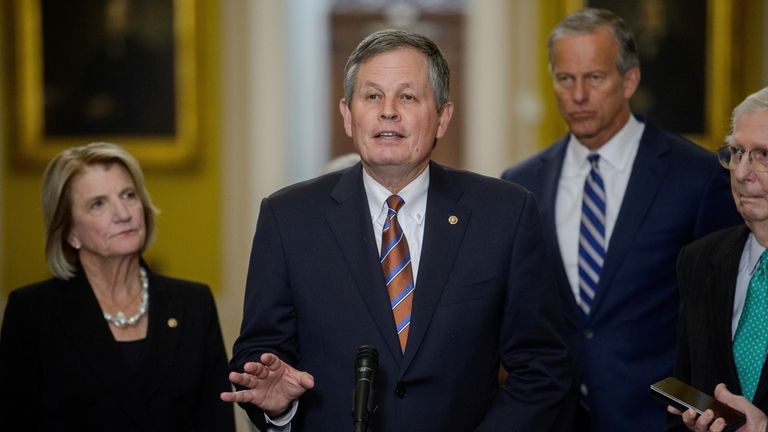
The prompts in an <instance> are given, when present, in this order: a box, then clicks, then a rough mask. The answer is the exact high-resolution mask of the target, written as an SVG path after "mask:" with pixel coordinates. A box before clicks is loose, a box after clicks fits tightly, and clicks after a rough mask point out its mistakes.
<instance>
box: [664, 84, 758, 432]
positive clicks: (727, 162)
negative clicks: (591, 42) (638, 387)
mask: <svg viewBox="0 0 768 432" xmlns="http://www.w3.org/2000/svg"><path fill="white" fill-rule="evenodd" d="M726 142H727V145H726V146H724V147H723V148H721V149H720V150H719V151H718V157H719V159H720V163H721V164H722V165H723V166H724V167H726V168H728V170H729V171H730V175H731V192H732V194H733V200H734V201H735V202H736V208H737V209H738V211H739V213H741V216H742V217H743V218H744V223H745V224H744V225H738V226H735V227H731V228H727V229H724V230H721V231H718V232H716V233H714V234H710V235H708V236H706V237H704V238H702V239H700V240H698V241H696V242H694V243H691V244H690V245H688V246H686V247H685V248H683V250H682V251H681V252H680V257H679V259H678V263H677V272H678V281H679V284H680V298H681V302H682V309H681V315H680V329H679V331H678V351H677V360H676V363H675V375H676V376H677V377H678V378H680V379H681V380H683V381H685V382H688V383H690V384H691V385H693V386H694V387H697V388H699V389H701V390H702V391H704V392H707V393H714V394H715V397H717V398H718V399H721V400H723V401H725V402H727V403H728V402H730V403H731V404H732V405H733V406H734V407H735V408H737V409H740V410H742V411H743V412H746V413H747V414H748V424H747V426H746V428H745V429H739V431H740V432H741V431H743V432H749V431H760V432H764V431H765V430H766V429H765V428H766V425H768V421H766V418H765V415H764V414H763V412H766V411H768V370H766V368H765V353H766V347H767V346H768V254H767V253H765V251H766V247H768V87H766V88H764V89H762V90H760V91H759V92H757V93H755V94H753V95H751V96H749V97H747V98H746V99H745V100H744V101H743V102H742V103H741V104H739V106H737V107H736V109H734V111H733V116H732V123H731V134H730V135H729V136H728V137H727V138H726ZM753 349H754V350H755V351H752V350H753ZM752 354H754V355H752ZM718 383H724V384H725V386H727V389H725V388H723V387H724V386H722V385H720V386H719V388H717V390H716V386H717V385H718ZM731 392H732V393H734V394H738V395H743V398H736V397H734V396H733V395H730V394H729V393H731ZM744 399H746V400H744ZM747 400H748V401H751V403H752V404H753V405H754V406H756V407H757V408H759V409H760V410H761V411H758V412H755V411H754V407H750V406H749V405H748V403H747ZM672 411H673V412H675V413H677V414H679V412H678V411H675V410H672ZM750 414H751V415H750ZM669 420H670V421H669V422H668V427H667V430H670V431H672V430H686V428H685V427H684V425H683V422H682V421H680V417H674V416H673V417H670V419H669ZM682 420H683V421H684V422H685V424H686V425H687V426H688V427H689V428H690V429H691V430H697V431H706V430H713V431H720V430H722V427H723V426H724V423H723V421H722V420H716V421H715V422H713V415H712V412H711V411H709V412H706V413H704V414H703V415H701V416H699V417H698V418H697V416H696V413H695V412H694V411H693V410H689V411H687V412H685V413H684V414H683V416H682ZM758 426H759V427H758ZM710 427H711V429H710Z"/></svg>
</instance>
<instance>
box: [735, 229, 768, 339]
mask: <svg viewBox="0 0 768 432" xmlns="http://www.w3.org/2000/svg"><path fill="white" fill-rule="evenodd" d="M764 251H765V248H764V247H763V246H762V245H761V244H760V243H758V242H757V239H756V238H755V235H754V234H752V233H749V237H748V238H747V242H746V243H744V250H742V252H741V260H740V261H739V275H738V276H737V277H736V291H735V292H734V293H733V316H732V317H731V339H733V337H734V336H736V329H737V328H739V320H740V319H741V312H742V311H743V310H744V301H745V300H746V299H747V288H749V280H750V279H752V275H753V274H755V270H757V263H758V262H759V261H760V255H762V254H763V252H764Z"/></svg>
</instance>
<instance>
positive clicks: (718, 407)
mask: <svg viewBox="0 0 768 432" xmlns="http://www.w3.org/2000/svg"><path fill="white" fill-rule="evenodd" d="M650 393H651V395H652V396H654V397H656V398H658V399H660V400H662V401H664V402H665V403H667V404H669V405H672V406H673V407H675V408H677V409H679V410H681V411H686V410H688V409H691V408H692V409H693V410H694V411H696V412H697V413H698V414H702V413H704V411H706V410H708V409H710V410H712V412H714V414H715V418H718V417H720V418H722V419H723V420H725V429H724V431H735V430H736V429H738V428H739V427H741V426H742V425H743V424H744V423H745V422H746V417H745V416H744V414H742V413H741V412H739V411H737V410H735V409H733V408H731V407H729V406H728V405H725V404H724V403H721V402H720V401H718V400H716V399H714V398H713V397H712V396H709V395H708V394H706V393H704V392H702V391H700V390H698V389H697V388H695V387H692V386H690V385H688V384H686V383H684V382H682V381H680V380H679V379H677V378H675V377H669V378H664V379H663V380H661V381H659V382H657V383H654V384H651V388H650Z"/></svg>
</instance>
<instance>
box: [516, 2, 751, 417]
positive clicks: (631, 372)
mask: <svg viewBox="0 0 768 432" xmlns="http://www.w3.org/2000/svg"><path fill="white" fill-rule="evenodd" d="M548 45H549V61H550V71H551V73H552V78H553V85H554V91H555V96H556V98H557V102H558V106H559V109H560V113H561V115H562V116H563V118H564V119H565V121H566V123H568V128H569V132H570V133H569V134H568V135H566V136H565V137H563V138H562V139H561V140H559V141H558V142H556V143H555V144H553V145H552V146H550V147H549V148H547V149H545V150H544V151H542V152H541V153H539V154H537V155H535V156H533V157H532V158H531V159H529V160H527V161H525V162H523V163H521V164H520V165H518V166H516V167H513V168H511V169H509V170H507V171H506V172H504V174H503V178H504V179H506V180H510V181H512V182H515V183H518V184H520V185H522V186H523V187H525V188H527V189H529V190H530V191H532V192H533V193H534V194H535V195H536V199H537V202H538V204H539V207H540V210H541V216H542V220H543V225H544V231H545V241H546V244H547V247H548V249H549V250H550V251H551V253H552V255H553V256H554V257H555V261H556V262H555V268H554V273H555V276H556V278H557V282H558V285H559V288H560V293H561V297H562V299H563V303H564V304H565V306H566V307H565V310H564V312H563V313H564V315H565V316H566V317H567V320H568V322H569V323H570V329H569V333H568V335H569V337H568V340H569V348H570V349H571V351H572V352H573V353H574V355H575V356H576V357H577V362H578V364H579V372H580V374H581V376H580V382H581V385H580V386H579V393H580V394H581V395H580V400H581V405H580V406H581V407H582V409H579V410H578V412H579V413H580V414H581V415H580V416H579V417H578V418H579V421H578V422H575V423H573V424H574V428H573V429H574V430H579V431H599V432H614V431H622V432H624V431H651V430H660V429H661V428H662V427H663V423H664V416H665V412H664V409H663V406H661V405H659V404H656V403H655V401H654V400H652V399H651V398H650V397H648V394H647V393H648V386H649V384H651V383H653V382H655V381H658V380H659V379H661V378H664V377H666V376H669V375H670V373H671V372H672V365H673V362H674V359H673V356H674V348H675V337H674V331H671V329H674V328H676V326H677V317H678V294H677V285H676V284H675V259H676V257H677V254H678V252H679V251H680V248H681V247H682V246H683V245H685V244H687V243H689V242H690V241H692V240H694V239H696V238H698V237H701V236H703V235H704V234H707V233H709V232H712V231H714V230H717V229H719V228H723V227H726V226H729V225H733V224H735V223H738V222H739V220H740V219H739V217H738V214H737V213H736V211H735V209H734V206H733V200H732V199H731V197H730V194H729V192H728V177H727V175H725V173H724V172H722V171H723V170H722V168H720V166H719V165H718V163H717V159H716V158H715V156H714V155H713V154H711V153H708V152H706V151H705V150H703V149H701V148H699V147H698V146H696V145H695V144H693V143H691V142H690V141H687V140H685V139H684V138H682V137H679V136H676V135H673V134H670V133H667V132H664V131H661V130H659V129H657V128H655V127H654V126H653V125H652V124H650V123H647V122H643V121H641V120H642V119H639V118H636V117H635V116H633V115H632V112H631V110H630V106H629V100H630V98H631V97H632V95H633V94H634V93H635V90H636V89H637V86H638V83H639V82H640V68H639V59H638V53H637V46H636V44H635V39H634V36H633V35H632V31H631V30H630V29H629V27H627V25H626V24H625V23H624V21H623V20H621V18H619V17H617V16H616V15H614V14H613V13H611V12H609V11H606V10H601V9H585V10H582V11H579V12H576V13H573V14H571V15H570V16H568V17H566V18H565V19H564V20H563V21H562V22H561V23H560V24H559V25H558V26H557V27H556V28H555V29H554V30H553V31H552V33H550V36H549V41H548ZM681 115H685V113H681ZM574 399H577V398H576V397H574Z"/></svg>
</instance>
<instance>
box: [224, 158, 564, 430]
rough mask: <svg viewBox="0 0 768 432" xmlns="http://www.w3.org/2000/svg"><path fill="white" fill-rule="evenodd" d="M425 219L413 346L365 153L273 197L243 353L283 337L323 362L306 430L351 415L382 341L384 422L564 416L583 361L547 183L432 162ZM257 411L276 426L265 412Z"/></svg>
mask: <svg viewBox="0 0 768 432" xmlns="http://www.w3.org/2000/svg"><path fill="white" fill-rule="evenodd" d="M449 216H456V217H457V218H458V223H455V224H452V223H450V222H449ZM425 224H426V225H425V228H424V240H423V247H422V252H421V262H420V267H419V272H418V279H417V281H416V291H415V297H414V304H413V314H412V321H411V329H410V335H409V339H408V345H407V348H406V351H405V353H404V354H403V353H401V351H400V347H399V344H398V339H397V335H396V331H395V324H394V321H393V318H392V312H391V310H390V307H389V298H388V296H387V290H386V287H385V285H384V277H383V274H382V271H381V267H380V264H379V260H378V253H377V246H376V240H375V237H374V233H373V228H372V223H371V215H370V211H369V208H368V202H367V198H366V193H365V189H364V187H363V180H362V168H361V165H360V164H357V165H356V166H354V167H352V168H349V169H347V170H344V171H341V172H336V173H331V174H329V175H326V176H323V177H319V178H317V179H314V180H311V181H309V182H305V183H300V184H298V185H294V186H291V187H289V188H286V189H284V190H282V191H279V192H277V193H275V194H274V195H272V196H270V197H269V198H267V199H265V200H264V201H263V202H262V205H261V213H260V215H259V222H258V225H257V228H256V235H255V237H254V241H253V249H252V253H251V262H250V269H249V272H248V281H247V286H246V294H245V312H244V314H245V316H244V318H243V326H242V332H241V335H240V338H239V339H238V340H237V342H236V343H235V347H234V354H233V360H232V363H231V364H232V367H233V368H234V369H236V370H242V365H243V364H244V363H245V362H246V361H258V359H259V356H260V354H261V353H263V352H267V351H269V352H274V353H276V354H277V355H278V356H280V357H281V358H282V359H283V360H285V361H287V362H289V363H290V364H292V365H294V366H295V367H296V368H298V369H300V370H305V371H307V372H309V373H311V374H312V375H313V376H314V377H315V388H314V389H312V390H310V391H307V392H306V393H305V394H304V395H303V396H302V397H301V398H300V399H299V406H298V414H297V416H296V417H295V419H294V424H293V427H294V428H295V429H293V430H295V431H307V430H309V431H330V430H344V429H347V428H349V429H350V430H351V428H352V417H351V416H350V413H351V410H352V393H353V391H352V390H353V384H354V383H353V381H354V375H355V374H354V363H355V356H356V353H357V349H358V347H359V346H361V345H364V344H368V345H372V346H374V347H375V348H377V349H378V352H379V367H378V373H377V375H376V378H375V382H374V402H375V404H376V405H377V406H378V408H377V410H376V412H375V413H374V414H373V415H372V418H371V423H370V428H371V430H373V431H388V432H393V431H419V432H430V431H440V432H452V431H455V432H467V431H472V430H487V431H500V430H504V431H534V430H535V431H546V430H548V429H549V427H550V425H551V424H552V421H553V420H554V417H556V415H557V413H558V410H559V404H560V402H561V400H562V399H563V396H564V394H565V392H566V391H567V388H568V387H569V386H570V383H571V364H570V360H569V358H568V357H567V353H566V351H565V346H564V345H563V342H562V340H561V339H560V338H559V336H558V334H557V332H558V331H559V328H558V327H559V325H560V322H561V318H560V317H558V316H557V314H556V313H554V312H555V311H554V310H553V308H552V304H553V300H554V298H556V293H555V292H554V290H553V288H554V286H553V284H552V283H551V280H549V279H548V276H547V271H546V270H547V269H548V267H549V266H547V265H542V263H543V262H544V260H545V254H544V249H543V247H542V242H541V225H540V223H539V218H538V215H537V211H536V204H535V202H534V198H533V196H532V195H531V194H530V193H527V192H526V191H524V190H523V189H521V188H519V187H517V186H514V185H511V184H509V183H507V182H503V181H500V180H495V179H490V178H486V177H482V176H479V175H476V174H471V173H468V172H463V171H458V170H452V169H448V168H444V167H441V166H439V165H437V164H434V163H432V164H431V168H430V183H429V192H428V198H427V213H426V221H425ZM500 361H501V362H502V363H503V364H504V365H505V367H506V368H507V369H508V371H509V378H508V380H507V381H506V383H505V385H503V386H502V387H501V388H500V387H499V383H498V375H497V374H498V369H499V362H500ZM249 414H250V415H251V419H252V420H253V421H254V422H256V423H257V424H258V425H259V427H261V428H262V430H265V429H264V425H263V414H262V412H260V411H257V410H250V413H249Z"/></svg>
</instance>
